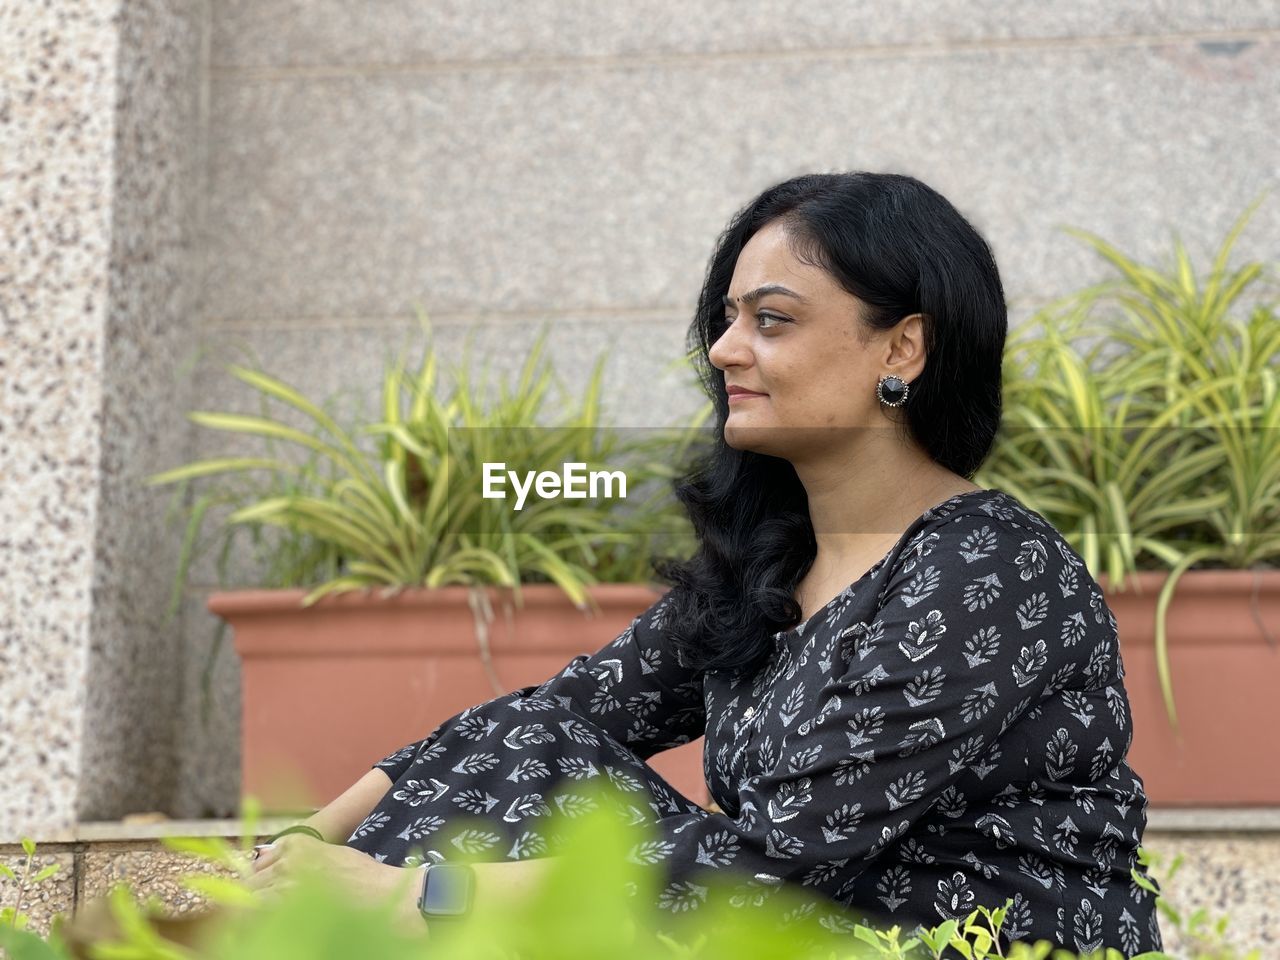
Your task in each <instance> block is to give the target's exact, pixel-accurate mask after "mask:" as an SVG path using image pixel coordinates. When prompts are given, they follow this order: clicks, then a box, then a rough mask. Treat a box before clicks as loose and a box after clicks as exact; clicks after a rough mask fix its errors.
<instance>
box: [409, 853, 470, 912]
mask: <svg viewBox="0 0 1280 960" xmlns="http://www.w3.org/2000/svg"><path fill="white" fill-rule="evenodd" d="M472 878H473V874H472V871H471V867H470V866H469V865H468V864H465V863H436V864H432V865H431V867H430V868H428V870H427V879H426V880H425V882H424V884H423V890H422V898H421V899H420V900H419V901H418V906H419V908H420V909H421V910H422V913H423V915H425V916H428V917H461V916H464V915H465V914H466V912H467V910H468V909H470V907H471V884H472V882H473V879H472Z"/></svg>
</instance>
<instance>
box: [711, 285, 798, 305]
mask: <svg viewBox="0 0 1280 960" xmlns="http://www.w3.org/2000/svg"><path fill="white" fill-rule="evenodd" d="M767 293H777V294H781V295H782V296H784V297H794V298H795V299H796V300H799V301H800V302H801V303H808V302H809V301H808V300H807V299H805V298H804V297H802V296H800V294H798V293H796V292H795V291H794V290H791V289H789V288H787V287H784V286H783V285H782V284H780V283H766V284H765V285H764V286H763V287H756V288H755V289H754V290H748V291H747V292H746V293H744V294H743V295H742V296H741V297H739V298H738V299H740V300H741V301H742V302H743V303H746V304H752V303H755V302H756V301H757V300H759V299H760V298H761V297H763V296H764V295H765V294H767ZM722 299H723V300H724V305H725V306H726V307H732V306H736V304H735V303H734V302H733V297H731V296H729V295H728V294H727V293H726V294H725V295H724V297H723V298H722Z"/></svg>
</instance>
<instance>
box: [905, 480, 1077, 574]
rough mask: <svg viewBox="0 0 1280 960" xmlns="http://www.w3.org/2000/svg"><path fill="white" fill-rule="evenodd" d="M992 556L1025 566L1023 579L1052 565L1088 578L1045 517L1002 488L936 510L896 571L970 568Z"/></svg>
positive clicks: (973, 493)
mask: <svg viewBox="0 0 1280 960" xmlns="http://www.w3.org/2000/svg"><path fill="white" fill-rule="evenodd" d="M944 546H945V547H946V548H947V549H945V550H940V549H939V548H940V547H944ZM992 557H994V558H997V559H1004V560H1006V561H1008V562H1011V563H1014V564H1016V565H1018V566H1019V567H1021V568H1025V572H1024V573H1023V574H1022V577H1021V578H1022V579H1023V580H1028V579H1031V578H1032V577H1033V576H1038V575H1039V574H1040V573H1041V572H1043V567H1044V566H1046V565H1049V564H1053V565H1054V566H1057V567H1063V566H1065V567H1067V568H1069V569H1072V570H1075V571H1076V572H1078V573H1085V574H1087V570H1086V568H1085V562H1084V560H1083V559H1082V558H1081V556H1080V554H1079V553H1078V552H1077V551H1076V550H1075V548H1074V547H1072V546H1071V544H1070V542H1069V541H1068V540H1067V538H1066V537H1065V536H1063V534H1062V533H1061V532H1060V531H1059V530H1058V529H1057V528H1056V527H1055V526H1054V525H1053V524H1052V523H1050V522H1049V520H1048V519H1047V518H1045V517H1044V515H1043V514H1041V513H1039V512H1038V511H1036V510H1033V509H1032V508H1031V507H1029V506H1027V505H1026V504H1025V503H1023V502H1022V501H1021V500H1019V499H1018V498H1017V497H1015V496H1013V495H1012V494H1009V493H1005V492H1004V491H1003V490H1000V489H998V488H990V489H982V490H975V491H971V492H970V493H969V494H966V495H964V496H962V497H958V498H952V500H949V501H947V502H946V503H945V504H942V505H940V507H938V508H936V509H935V510H934V511H933V512H932V513H931V515H929V516H928V522H926V523H924V524H922V525H921V526H920V528H919V529H918V530H916V532H915V534H914V535H913V536H912V537H911V538H910V539H909V540H908V541H907V543H906V544H905V545H904V547H903V550H902V552H901V554H900V556H899V562H898V568H899V571H900V572H902V573H911V572H913V571H914V569H915V568H916V567H917V566H919V565H920V564H921V563H922V562H923V561H925V560H929V561H930V562H932V563H934V564H935V565H936V564H938V563H942V562H947V563H951V564H958V565H960V566H967V565H973V564H975V563H976V562H978V561H979V560H983V559H988V558H992Z"/></svg>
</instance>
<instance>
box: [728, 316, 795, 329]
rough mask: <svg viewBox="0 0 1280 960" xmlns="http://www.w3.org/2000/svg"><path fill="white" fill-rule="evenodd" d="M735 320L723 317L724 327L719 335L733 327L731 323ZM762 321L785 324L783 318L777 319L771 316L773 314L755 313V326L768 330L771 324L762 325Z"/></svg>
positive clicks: (734, 318)
mask: <svg viewBox="0 0 1280 960" xmlns="http://www.w3.org/2000/svg"><path fill="white" fill-rule="evenodd" d="M736 319H737V318H736V317H725V318H724V326H722V327H721V328H720V332H721V333H723V332H724V331H725V330H728V329H729V327H731V326H733V321H734V320H736ZM764 320H772V321H773V322H774V323H786V322H787V321H786V320H785V319H784V318H782V317H778V316H774V315H773V314H771V313H757V314H756V325H757V326H760V327H763V329H765V330H768V329H769V328H770V327H771V326H772V324H764V323H762V321H764Z"/></svg>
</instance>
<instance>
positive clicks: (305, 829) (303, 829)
mask: <svg viewBox="0 0 1280 960" xmlns="http://www.w3.org/2000/svg"><path fill="white" fill-rule="evenodd" d="M290 833H305V834H308V835H309V836H312V837H315V838H316V839H317V840H319V841H320V842H321V843H326V842H327V841H326V840H325V838H324V835H323V834H321V833H320V831H319V830H317V829H316V828H315V827H309V826H307V825H306V824H305V823H295V824H294V825H293V826H291V827H285V828H284V829H283V830H281V831H280V832H279V833H277V834H276V835H275V836H274V837H271V838H270V839H269V840H267V843H275V842H276V841H277V840H279V839H280V838H281V837H283V836H285V835H286V834H290Z"/></svg>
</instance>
